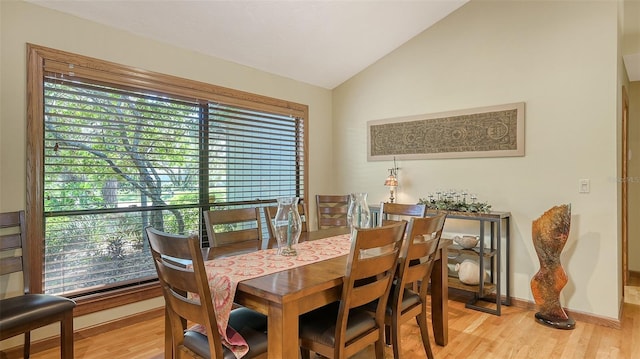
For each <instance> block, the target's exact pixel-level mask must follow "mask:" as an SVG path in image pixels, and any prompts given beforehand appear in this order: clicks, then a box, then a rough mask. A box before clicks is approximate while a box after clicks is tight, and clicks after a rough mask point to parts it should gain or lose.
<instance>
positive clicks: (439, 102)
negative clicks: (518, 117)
mask: <svg viewBox="0 0 640 359" xmlns="http://www.w3.org/2000/svg"><path fill="white" fill-rule="evenodd" d="M617 11H618V10H617V5H616V3H615V2H535V1H527V2H492V1H487V2H485V1H471V2H470V3H468V4H466V5H464V6H463V7H462V8H460V9H458V10H457V11H456V12H455V13H453V14H452V15H450V16H448V17H447V18H445V19H443V20H442V21H440V22H439V23H438V24H436V25H435V26H434V27H433V28H430V29H429V30H428V31H426V32H424V33H422V34H420V35H418V36H417V37H415V38H414V39H412V40H411V41H409V42H408V43H406V44H405V45H403V46H402V47H400V48H399V49H397V50H396V51H394V52H393V53H391V54H390V55H388V56H386V57H384V58H383V59H381V60H380V61H378V62H377V63H376V64H374V65H373V66H371V67H369V68H368V69H366V70H365V71H363V72H361V73H360V74H358V75H357V76H355V77H354V78H352V79H351V80H349V81H348V82H346V83H344V84H343V85H341V86H340V87H339V88H337V89H336V90H334V94H333V104H334V107H333V114H334V143H335V145H336V149H337V151H336V152H335V154H336V156H339V157H337V158H336V159H335V163H336V168H337V172H338V173H337V175H338V178H339V179H340V181H339V182H340V183H342V184H344V186H343V188H342V190H343V191H353V190H360V191H365V192H368V193H369V196H370V202H376V201H381V200H384V199H385V198H386V197H388V194H387V192H386V190H385V188H384V187H383V186H382V183H383V181H384V178H385V176H386V174H387V172H386V169H387V168H389V167H390V165H391V163H390V162H367V160H366V153H367V150H366V133H365V132H366V131H365V129H366V122H367V121H369V120H377V119H384V118H393V117H400V116H409V115H417V114H428V113H437V112H442V111H450V110H459V109H468V108H474V107H482V106H490V105H498V104H505V103H513V102H520V101H524V102H526V110H525V114H526V119H525V122H526V124H525V138H526V140H525V144H526V145H525V147H526V155H525V156H524V157H512V158H484V159H483V158H480V159H455V160H405V161H399V163H398V164H399V167H400V172H399V181H400V187H399V189H398V191H399V194H398V198H399V202H415V201H417V200H418V199H419V198H420V197H426V196H427V195H428V194H429V193H430V192H434V191H435V190H437V189H449V188H457V189H469V190H471V191H473V192H476V193H478V194H479V196H480V199H482V200H486V201H488V202H489V203H491V204H492V205H493V208H494V209H495V210H502V211H510V212H511V213H512V219H513V222H512V226H511V234H512V243H511V253H510V258H511V265H512V267H511V274H512V277H511V278H512V280H511V283H510V284H511V288H512V294H513V296H515V297H516V298H520V299H523V300H529V301H533V297H532V295H531V290H530V286H529V283H530V280H531V277H532V276H533V275H534V274H535V273H536V271H537V270H538V268H539V264H538V259H537V256H536V254H535V250H534V248H533V246H532V243H531V222H532V221H533V220H534V219H536V218H538V217H539V216H540V215H541V214H542V213H543V212H544V211H545V210H547V209H548V208H550V207H552V206H554V205H557V204H562V203H570V204H571V206H572V223H571V234H570V237H569V240H568V242H567V244H566V247H565V248H564V251H563V254H562V262H563V266H564V268H565V270H566V272H567V274H568V276H569V283H568V284H567V286H566V287H565V288H564V290H563V291H562V295H561V303H562V304H563V305H565V306H566V307H568V308H570V309H572V310H574V311H580V312H587V313H591V314H593V315H596V316H602V317H606V318H614V319H617V318H618V313H619V310H618V309H619V302H620V299H621V288H620V285H619V279H620V264H619V260H618V249H619V233H618V225H617V223H618V218H617V215H616V213H617V211H618V204H617V199H616V197H617V181H616V176H617V161H616V154H617V149H618V144H617V140H616V136H617V121H618V114H617V111H618V103H619V99H618V98H617V92H618V88H619V84H618V83H617V80H616V79H617V78H618V59H617V56H616V54H617V42H618V33H617V29H618V26H617ZM583 178H585V179H590V180H591V192H590V193H589V194H580V193H578V181H579V179H583ZM450 223H451V224H452V225H455V224H456V223H455V222H453V221H451V222H450ZM462 226H463V224H462V223H457V227H458V228H460V230H462V229H461V228H462ZM468 230H471V229H470V228H469V229H468Z"/></svg>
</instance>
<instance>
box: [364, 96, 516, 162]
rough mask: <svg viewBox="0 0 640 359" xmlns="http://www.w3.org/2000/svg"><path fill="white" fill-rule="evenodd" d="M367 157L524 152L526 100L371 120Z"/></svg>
mask: <svg viewBox="0 0 640 359" xmlns="http://www.w3.org/2000/svg"><path fill="white" fill-rule="evenodd" d="M367 148H368V154H367V160H369V161H383V160H384V161H387V160H391V159H393V158H394V157H396V158H398V159H438V158H469V157H509V156H524V102H518V103H511V104H505V105H496V106H489V107H481V108H472V109H467V110H458V111H449V112H441V113H434V114H425V115H417V116H409V117H400V118H392V119H384V120H375V121H369V122H367Z"/></svg>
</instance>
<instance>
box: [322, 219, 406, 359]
mask: <svg viewBox="0 0 640 359" xmlns="http://www.w3.org/2000/svg"><path fill="white" fill-rule="evenodd" d="M406 225H407V222H405V221H401V222H399V223H394V224H391V225H389V226H383V227H375V228H366V229H356V230H355V231H354V234H353V238H352V245H351V251H350V253H349V257H348V259H347V271H346V275H345V278H344V283H343V286H342V296H341V298H340V308H339V310H338V320H337V323H336V333H335V346H336V348H335V351H334V357H335V358H342V357H344V358H346V357H350V356H351V355H353V354H355V353H357V352H358V351H360V350H362V349H363V348H365V347H366V346H368V345H371V344H374V343H375V344H376V353H377V355H376V356H377V357H384V354H383V353H382V356H379V355H380V351H384V317H385V311H386V306H387V298H388V297H389V293H390V290H391V283H392V281H393V278H394V273H395V270H396V266H397V263H398V256H399V253H400V250H401V246H402V239H403V237H404V232H405V228H406ZM375 301H377V303H378V304H377V307H376V314H375V321H376V327H375V330H373V331H369V332H366V333H364V334H363V335H361V336H360V337H359V338H358V339H356V340H351V341H350V342H349V343H347V342H346V337H347V323H348V319H349V312H350V310H351V309H353V308H357V307H361V306H363V305H366V304H368V303H373V302H375Z"/></svg>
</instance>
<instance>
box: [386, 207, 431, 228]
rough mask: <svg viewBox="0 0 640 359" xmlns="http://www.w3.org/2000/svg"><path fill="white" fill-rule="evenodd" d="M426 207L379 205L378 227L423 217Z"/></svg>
mask: <svg viewBox="0 0 640 359" xmlns="http://www.w3.org/2000/svg"><path fill="white" fill-rule="evenodd" d="M426 214H427V206H426V205H424V204H402V203H385V202H383V203H380V215H379V216H378V225H379V226H382V225H385V224H389V223H393V222H395V221H398V220H403V219H404V220H407V221H408V220H409V218H410V217H424V216H425V215H426Z"/></svg>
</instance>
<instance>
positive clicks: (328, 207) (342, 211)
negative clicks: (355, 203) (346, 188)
mask: <svg viewBox="0 0 640 359" xmlns="http://www.w3.org/2000/svg"><path fill="white" fill-rule="evenodd" d="M316 210H317V215H318V229H325V228H332V227H345V228H346V227H347V212H349V195H348V194H345V195H324V194H318V195H316Z"/></svg>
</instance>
